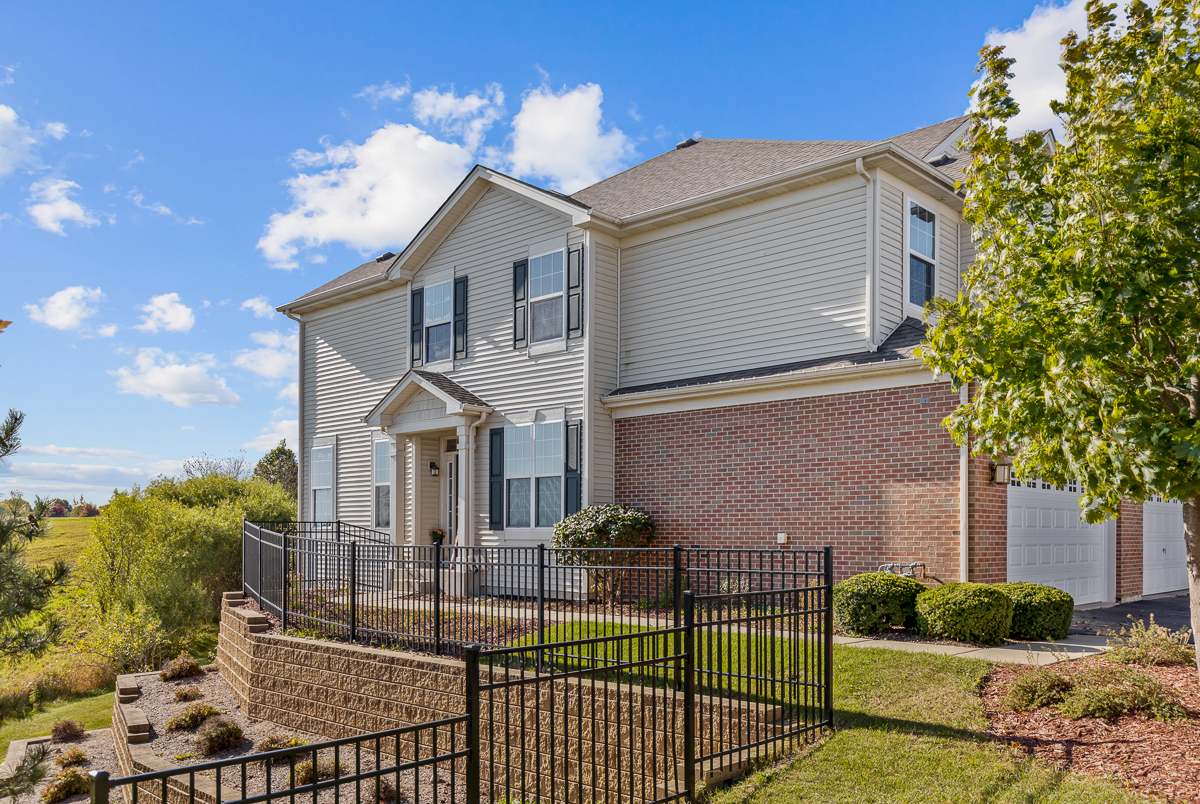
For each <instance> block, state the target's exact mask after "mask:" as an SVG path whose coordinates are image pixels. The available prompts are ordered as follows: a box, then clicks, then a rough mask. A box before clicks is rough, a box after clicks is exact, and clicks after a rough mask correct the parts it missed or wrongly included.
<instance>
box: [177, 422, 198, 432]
mask: <svg viewBox="0 0 1200 804" xmlns="http://www.w3.org/2000/svg"><path fill="white" fill-rule="evenodd" d="M195 429H196V428H195V427H192V426H191V425H190V424H185V425H183V426H182V427H180V428H179V429H178V430H176V431H175V432H177V433H190V432H192V431H193V430H195Z"/></svg>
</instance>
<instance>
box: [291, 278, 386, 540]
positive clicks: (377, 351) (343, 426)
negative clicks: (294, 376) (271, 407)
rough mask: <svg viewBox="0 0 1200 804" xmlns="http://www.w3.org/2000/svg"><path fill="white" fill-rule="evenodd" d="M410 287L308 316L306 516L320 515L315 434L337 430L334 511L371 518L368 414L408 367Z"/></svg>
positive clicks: (363, 520) (360, 520)
mask: <svg viewBox="0 0 1200 804" xmlns="http://www.w3.org/2000/svg"><path fill="white" fill-rule="evenodd" d="M405 298H406V297H405V293H404V289H403V287H401V288H397V289H395V290H391V289H389V290H384V291H380V292H379V293H378V294H376V295H374V296H371V297H370V298H368V299H366V300H356V301H352V302H347V303H345V304H342V305H338V306H335V307H331V308H329V309H328V310H323V311H321V312H319V313H314V314H312V315H311V317H310V316H306V317H305V327H304V336H305V344H304V371H303V376H304V387H303V388H302V389H301V393H303V394H304V420H303V421H302V422H301V428H302V430H301V432H302V448H303V450H304V461H303V462H302V466H303V470H302V475H301V484H302V488H303V490H304V495H303V501H304V506H303V510H302V511H301V517H302V518H306V519H307V518H311V516H312V510H311V508H312V494H311V491H310V488H311V487H310V485H309V464H310V463H311V461H310V460H309V455H310V450H311V447H312V439H313V438H316V437H323V436H336V437H337V452H336V465H335V467H334V470H335V472H336V480H335V489H336V492H335V493H336V499H335V507H334V514H335V516H336V517H337V518H338V519H342V520H346V521H348V522H353V523H355V524H358V525H367V526H369V525H371V495H372V486H371V430H370V428H368V427H367V426H366V425H365V424H363V423H362V417H363V415H364V414H366V412H367V411H368V410H370V408H371V406H372V405H374V404H375V403H376V402H377V401H378V400H379V398H380V397H381V396H383V394H384V392H385V391H386V390H387V389H388V388H389V387H391V385H392V384H393V383H395V382H396V380H397V379H398V378H399V376H400V375H401V374H402V373H403V372H404V363H405V357H406V353H405V349H404V343H405V340H406V339H405V331H406V315H405Z"/></svg>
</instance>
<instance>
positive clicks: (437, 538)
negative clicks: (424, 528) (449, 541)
mask: <svg viewBox="0 0 1200 804" xmlns="http://www.w3.org/2000/svg"><path fill="white" fill-rule="evenodd" d="M429 541H430V542H432V543H433V544H439V545H440V544H441V543H442V542H444V541H446V531H444V530H442V529H441V528H434V529H433V530H431V531H429Z"/></svg>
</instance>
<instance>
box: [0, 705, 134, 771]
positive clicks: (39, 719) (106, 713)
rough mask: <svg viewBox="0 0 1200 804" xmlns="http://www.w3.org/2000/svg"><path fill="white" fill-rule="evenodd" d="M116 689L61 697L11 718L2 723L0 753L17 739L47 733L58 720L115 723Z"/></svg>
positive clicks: (98, 726) (101, 724) (93, 725)
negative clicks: (31, 712)
mask: <svg viewBox="0 0 1200 804" xmlns="http://www.w3.org/2000/svg"><path fill="white" fill-rule="evenodd" d="M112 697H113V694H112V692H95V693H91V694H87V695H80V696H76V697H73V698H71V699H69V700H65V701H58V702H56V703H54V704H52V705H50V706H47V707H46V711H44V712H38V713H36V714H34V715H33V716H32V717H27V718H22V719H20V720H10V721H8V722H7V723H5V724H4V725H3V726H0V757H2V756H4V755H5V753H6V752H7V751H8V744H9V743H11V742H12V741H13V740H24V739H28V738H30V737H44V736H45V735H47V734H49V733H50V727H51V726H53V725H54V722H55V721H56V720H61V719H62V718H67V717H69V718H71V719H73V720H78V721H79V722H80V723H82V724H83V727H84V728H85V729H107V728H108V727H109V726H110V725H111V723H112V700H113V698H112Z"/></svg>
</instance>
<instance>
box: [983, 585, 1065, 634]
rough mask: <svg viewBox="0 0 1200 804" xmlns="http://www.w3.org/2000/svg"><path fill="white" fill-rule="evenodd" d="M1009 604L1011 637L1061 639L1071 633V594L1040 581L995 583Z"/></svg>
mask: <svg viewBox="0 0 1200 804" xmlns="http://www.w3.org/2000/svg"><path fill="white" fill-rule="evenodd" d="M996 588H997V589H999V590H1000V591H1001V592H1003V593H1004V594H1006V595H1008V598H1009V600H1011V601H1012V604H1013V615H1012V630H1011V632H1010V633H1009V636H1010V637H1012V638H1013V639H1065V638H1066V637H1067V635H1068V634H1069V633H1071V616H1072V615H1073V614H1074V613H1075V598H1073V597H1071V596H1070V595H1069V594H1067V593H1066V592H1064V591H1062V590H1061V589H1055V588H1054V587H1053V586H1043V585H1042V584H1040V583H1024V582H1022V583H998V584H996Z"/></svg>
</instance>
